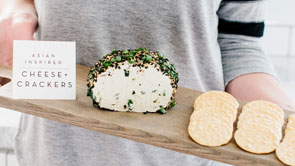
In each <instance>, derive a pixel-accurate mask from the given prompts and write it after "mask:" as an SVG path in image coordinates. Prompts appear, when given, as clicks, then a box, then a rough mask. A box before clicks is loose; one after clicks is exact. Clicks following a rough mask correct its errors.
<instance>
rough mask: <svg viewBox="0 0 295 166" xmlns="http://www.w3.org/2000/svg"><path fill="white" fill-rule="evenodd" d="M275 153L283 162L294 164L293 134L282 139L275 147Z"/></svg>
mask: <svg viewBox="0 0 295 166" xmlns="http://www.w3.org/2000/svg"><path fill="white" fill-rule="evenodd" d="M276 155H277V157H278V159H279V160H280V161H282V162H283V163H284V164H287V165H292V166H295V134H292V135H289V136H287V137H285V138H284V139H283V141H282V142H281V143H280V145H279V147H278V148H277V149H276Z"/></svg>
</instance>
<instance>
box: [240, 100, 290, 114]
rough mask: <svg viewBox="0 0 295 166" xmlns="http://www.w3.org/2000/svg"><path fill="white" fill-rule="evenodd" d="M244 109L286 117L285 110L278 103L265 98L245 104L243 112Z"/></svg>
mask: <svg viewBox="0 0 295 166" xmlns="http://www.w3.org/2000/svg"><path fill="white" fill-rule="evenodd" d="M244 111H245V112H248V111H250V112H251V111H254V112H259V113H265V114H270V115H274V116H275V117H278V118H279V119H284V111H283V110H282V109H281V108H280V107H279V106H278V105H276V104H274V103H272V102H269V101H265V100H255V101H251V102H249V103H247V104H245V105H244V107H243V112H244Z"/></svg>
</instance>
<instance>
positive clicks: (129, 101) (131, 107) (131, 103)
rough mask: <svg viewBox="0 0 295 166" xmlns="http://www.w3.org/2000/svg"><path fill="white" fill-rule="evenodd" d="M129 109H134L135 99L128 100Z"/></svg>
mask: <svg viewBox="0 0 295 166" xmlns="http://www.w3.org/2000/svg"><path fill="white" fill-rule="evenodd" d="M127 105H128V110H132V109H133V101H132V100H131V99H129V100H128V103H127Z"/></svg>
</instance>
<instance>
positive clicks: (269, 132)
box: [234, 100, 284, 154]
mask: <svg viewBox="0 0 295 166" xmlns="http://www.w3.org/2000/svg"><path fill="white" fill-rule="evenodd" d="M283 124H284V112H283V110H282V109H281V108H280V107H279V106H277V105H276V104H273V103H271V102H268V101H262V100H256V101H252V102H249V103H247V104H246V105H245V106H244V107H243V110H242V113H241V115H240V116H239V121H238V125H237V131H236V132H235V136H234V137H235V140H236V143H237V144H238V145H239V147H241V148H242V149H244V150H246V151H248V152H251V153H256V154H264V153H270V152H273V151H274V150H275V149H276V148H277V147H278V145H279V143H280V140H281V138H282V126H283Z"/></svg>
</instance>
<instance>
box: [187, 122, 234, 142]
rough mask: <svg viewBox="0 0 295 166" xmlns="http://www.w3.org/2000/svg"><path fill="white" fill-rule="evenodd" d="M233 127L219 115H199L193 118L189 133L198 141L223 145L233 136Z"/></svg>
mask: <svg viewBox="0 0 295 166" xmlns="http://www.w3.org/2000/svg"><path fill="white" fill-rule="evenodd" d="M232 132H233V127H232V126H231V125H230V124H229V123H226V122H225V121H223V120H221V119H220V118H218V117H198V116H197V118H195V119H194V120H191V121H190V123H189V126H188V133H189V135H190V136H191V138H192V139H193V140H194V141H196V142H197V143H199V144H201V145H205V146H221V145H224V144H226V143H228V142H229V141H230V139H231V138H232Z"/></svg>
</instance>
